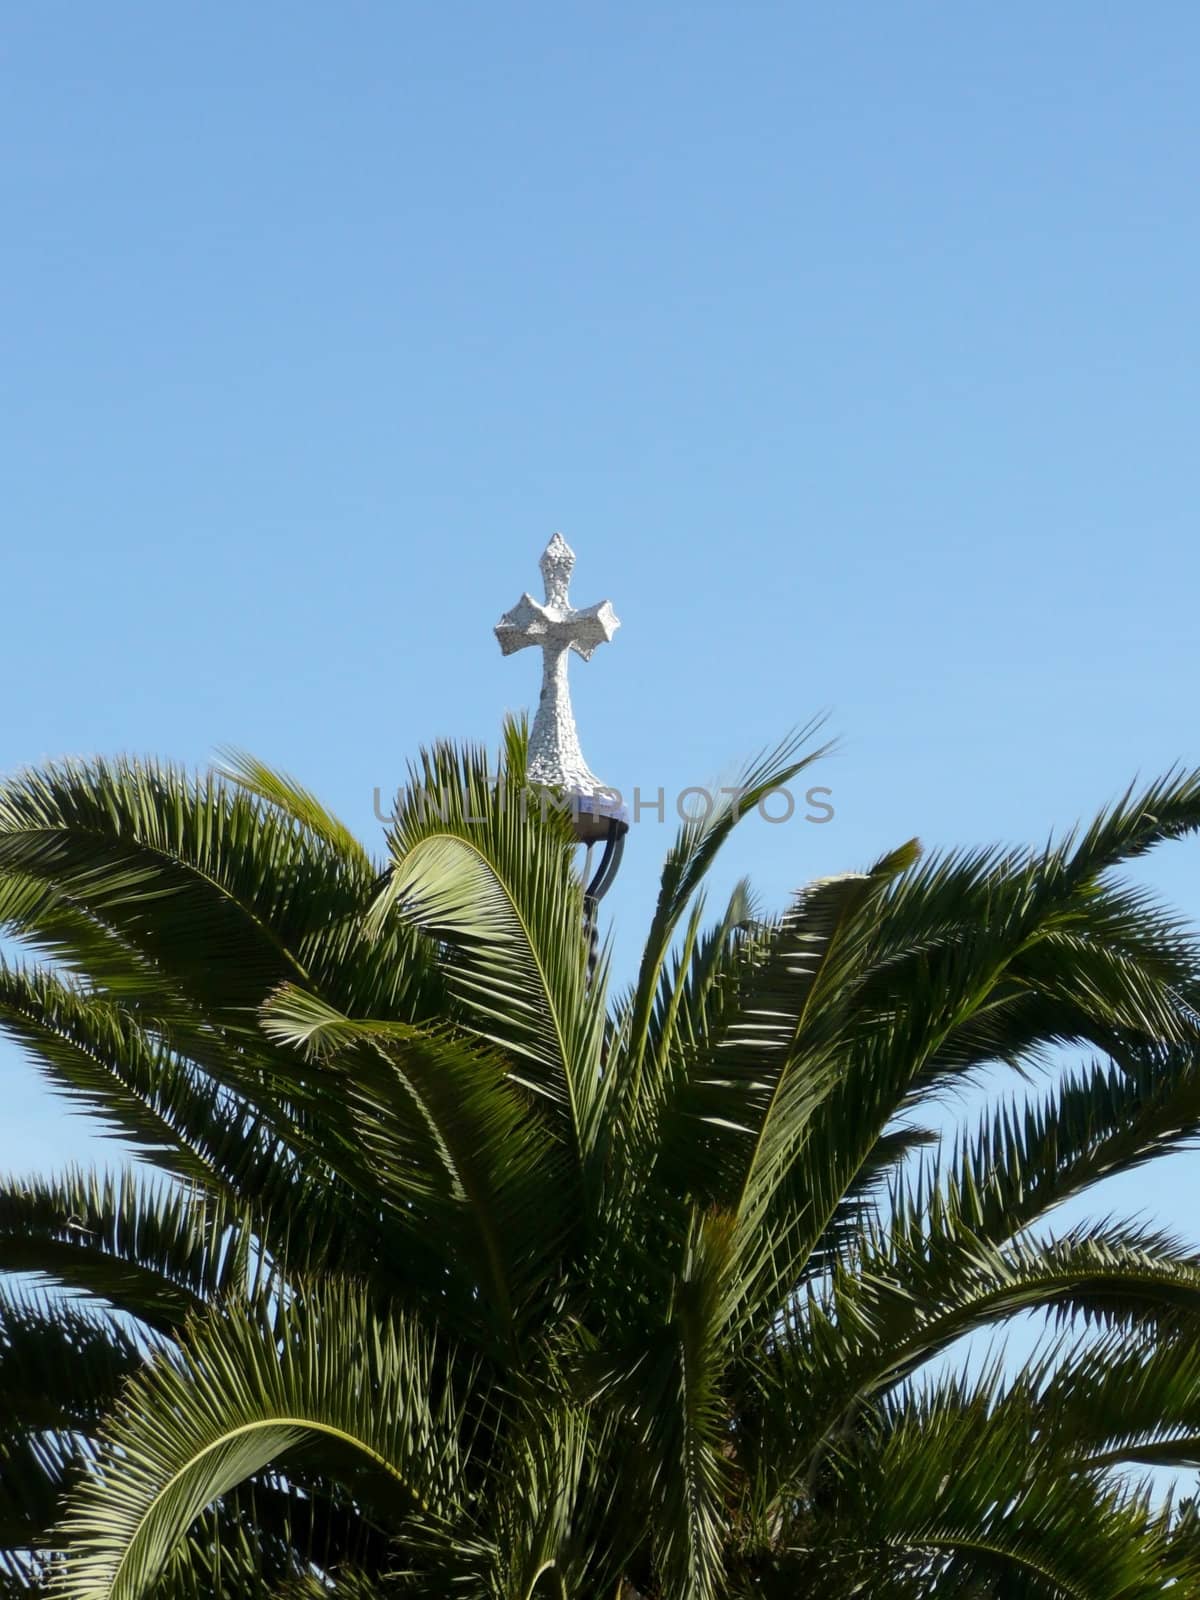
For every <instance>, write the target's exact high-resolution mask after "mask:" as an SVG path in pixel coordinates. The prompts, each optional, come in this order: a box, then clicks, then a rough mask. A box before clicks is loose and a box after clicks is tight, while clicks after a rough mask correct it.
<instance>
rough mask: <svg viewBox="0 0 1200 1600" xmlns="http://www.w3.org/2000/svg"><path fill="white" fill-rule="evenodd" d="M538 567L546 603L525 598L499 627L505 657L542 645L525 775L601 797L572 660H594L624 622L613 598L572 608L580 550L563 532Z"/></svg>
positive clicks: (547, 550)
mask: <svg viewBox="0 0 1200 1600" xmlns="http://www.w3.org/2000/svg"><path fill="white" fill-rule="evenodd" d="M538 564H539V566H540V567H541V569H542V580H543V582H544V583H545V586H546V599H545V602H544V603H542V602H540V601H537V600H535V599H534V598H533V596H532V595H530V594H523V595H522V596H521V598H520V599H519V600H518V601H517V603H516V605H515V606H514V607H513V608H512V610H511V611H506V612H505V613H504V615H503V616H502V617H501V618H500V621H499V622H498V623H497V624H496V638H497V639H498V640H499V641H500V649H501V650H502V651H503V653H504V654H505V655H506V656H508V655H512V653H513V652H514V651H515V650H524V649H525V648H526V647H527V646H529V645H538V646H539V647H540V648H541V651H542V693H541V698H540V700H539V701H538V708H537V715H536V716H535V717H534V719H533V728H532V731H531V732H530V735H529V760H528V766H527V769H526V776H527V777H528V780H529V782H530V783H540V784H547V785H550V786H552V787H554V788H560V789H565V790H568V791H570V792H572V793H576V794H583V795H596V794H600V793H603V792H604V790H605V786H604V784H602V783H601V782H600V780H599V778H597V777H596V775H595V773H593V772H592V771H591V769H590V768H589V766H588V764H587V762H586V761H585V760H584V759H583V752H582V751H581V750H580V748H579V735H578V733H577V732H576V731H575V718H574V715H573V713H572V711H571V694H570V690H569V688H568V686H567V657H568V655H569V653H570V651H572V650H574V651H575V652H576V654H577V655H581V656H582V657H583V659H584V660H585V661H590V660H591V658H592V655H593V653H594V652H595V650H596V647H597V646H598V645H601V644H607V643H608V642H609V640H611V638H612V636H613V634H614V633H615V632H616V631H617V629H618V628H619V627H620V625H621V624H620V622H619V621H618V619H617V614H616V612H615V611H614V610H613V608H612V604H611V603H610V602H609V601H608V600H602V601H601V602H600V604H599V605H596V606H586V607H584V608H583V609H582V610H579V611H577V610H576V609H575V608H574V607H573V606H572V605H571V603H570V600H569V599H568V596H567V589H568V585H569V584H570V581H571V572H572V570H573V568H574V566H575V552H574V551H573V550H572V549H571V546H570V545H569V544H568V543H567V541H566V540H565V539H564V538H563V536H562V534H561V533H556V534H555V535H554V537H553V538H552V539H551V541H550V543H549V544H548V545H547V546H546V548H545V550H544V551H543V552H542V558H541V561H540V562H539V563H538Z"/></svg>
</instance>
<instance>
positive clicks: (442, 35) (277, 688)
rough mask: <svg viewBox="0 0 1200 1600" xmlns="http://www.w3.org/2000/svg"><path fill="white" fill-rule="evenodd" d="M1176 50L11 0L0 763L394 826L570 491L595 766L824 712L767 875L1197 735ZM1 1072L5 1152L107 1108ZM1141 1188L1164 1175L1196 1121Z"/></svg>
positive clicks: (645, 758) (1192, 326)
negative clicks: (208, 792) (425, 749)
mask: <svg viewBox="0 0 1200 1600" xmlns="http://www.w3.org/2000/svg"><path fill="white" fill-rule="evenodd" d="M1198 81H1200V9H1198V8H1197V7H1196V6H1195V5H1193V4H1191V3H1184V0H1159V3H1157V4H1155V5H1153V6H1137V5H1134V4H1125V5H1101V4H1096V3H1094V0H1088V3H1082V0H1080V3H1072V0H1058V3H1056V4H1054V5H1052V6H1046V5H1041V4H1033V3H1030V0H1021V3H1018V4H1015V5H1007V6H998V5H989V6H984V5H969V6H967V5H964V6H957V7H951V6H946V5H933V4H919V3H914V4H907V3H906V4H903V5H896V4H892V3H887V4H882V3H875V4H870V3H867V4H857V5H854V6H844V7H840V8H838V7H831V6H816V5H809V4H802V3H799V0H787V3H780V4H774V5H771V4H759V3H753V0H751V3H737V4H733V3H724V4H717V5H713V4H702V3H701V4H697V3H688V4H686V5H684V4H665V3H661V0H660V3H655V0H649V3H648V0H639V3H637V4H632V3H625V0H610V3H608V4H602V5H595V4H594V5H589V6H584V5H572V4H567V5H564V4H562V3H561V0H560V3H558V4H554V5H550V4H500V3H495V0H492V3H490V4H476V5H466V4H456V3H450V4H443V5H438V6H435V5H414V4H401V3H398V0H394V3H383V0H376V3H372V4H366V3H352V0H339V3H337V4H315V3H303V0H289V3H288V4H286V5H285V4H282V3H263V4H258V5H255V6H249V7H248V6H241V5H239V6H234V5H232V4H229V3H225V0H222V3H214V4H208V5H204V6H199V5H191V6H179V5H177V6H166V7H148V6H145V5H132V4H128V3H124V0H106V3H105V4H103V5H79V4H73V3H67V0H39V3H38V4H35V5H26V6H9V7H6V8H5V9H4V13H3V16H2V17H0V150H2V151H3V156H2V157H0V217H2V219H3V220H2V222H0V305H2V307H3V309H2V310H0V405H2V408H3V416H2V418H0V424H2V425H0V495H2V506H3V569H2V571H3V579H4V590H5V599H6V604H5V607H4V628H3V635H2V637H3V646H4V652H5V659H6V662H7V688H8V692H7V695H6V703H5V709H4V714H3V718H2V719H0V769H5V770H10V769H13V768H16V767H18V766H20V765H23V764H25V763H29V762H37V761H39V760H42V759H43V758H46V757H51V756H56V755H62V754H68V753H69V754H91V753H98V752H115V751H137V752H153V753H156V754H159V755H163V756H171V757H174V758H177V759H179V760H180V761H183V762H187V763H193V764H198V763H203V762H205V761H207V760H208V759H209V758H210V756H211V755H212V753H213V751H214V750H215V749H216V747H217V746H219V745H221V744H224V743H232V744H235V745H239V746H243V747H246V748H249V749H251V750H253V751H254V752H255V753H257V754H258V755H260V756H262V757H263V758H265V759H266V760H268V761H271V762H273V763H276V764H278V765H281V766H283V767H285V768H287V769H289V770H291V771H293V772H294V773H296V774H297V775H298V776H300V777H302V778H303V779H304V780H305V781H307V782H308V783H309V784H311V785H312V786H313V787H315V788H316V789H318V790H319V791H320V792H321V793H322V794H323V795H324V796H325V797H326V798H327V799H328V801H329V802H330V803H331V804H332V805H333V806H334V807H335V808H336V809H338V810H340V812H341V813H342V814H343V815H344V816H345V818H346V819H347V820H348V821H350V822H351V823H352V824H354V825H355V826H356V827H357V829H358V830H359V831H360V832H361V833H362V834H363V835H364V836H365V837H377V836H378V832H379V828H378V824H377V823H376V822H375V820H374V818H373V805H372V793H373V790H374V789H375V788H376V787H379V788H380V789H381V790H382V791H384V792H385V793H386V792H388V791H389V790H390V789H391V788H392V787H393V786H394V785H395V784H396V783H397V782H398V781H400V779H401V777H402V773H403V764H404V759H405V757H406V755H408V754H410V753H412V752H413V751H414V750H415V749H416V747H417V746H418V744H419V743H420V742H421V741H422V740H428V739H431V738H434V737H436V736H439V735H443V734H452V735H458V736H464V737H471V738H475V739H483V740H487V739H492V738H494V736H495V735H496V733H497V731H498V728H499V725H500V720H501V717H502V714H503V712H504V711H505V709H507V708H518V707H520V706H522V705H526V704H529V703H530V702H531V701H532V700H533V699H534V698H535V696H536V688H537V661H536V659H535V658H534V656H533V653H531V652H528V653H524V654H522V655H520V656H516V657H513V658H512V659H510V660H502V659H501V657H500V654H499V651H498V649H497V647H496V642H495V640H494V638H493V636H492V632H491V629H492V625H493V624H494V623H495V621H496V620H497V618H498V616H499V614H500V612H501V611H502V610H503V609H505V608H506V607H508V606H510V605H511V604H513V602H515V600H516V599H517V597H518V595H519V593H520V592H521V590H522V589H523V588H526V587H529V588H533V589H535V591H536V588H537V570H536V560H537V556H538V554H539V552H540V550H541V548H542V546H543V544H544V543H545V541H546V539H547V538H548V536H549V535H550V533H551V532H552V531H553V530H554V529H556V528H561V529H562V530H563V532H564V533H565V534H566V536H567V537H568V539H570V541H571V542H572V543H573V545H574V546H575V548H576V550H577V552H578V555H579V564H578V567H577V570H576V579H575V583H574V585H573V591H572V592H573V598H574V599H575V601H576V603H577V604H586V603H590V602H592V601H596V600H599V599H602V598H604V597H605V596H610V597H611V598H612V600H613V602H614V604H615V606H616V609H617V611H618V613H619V615H620V617H621V619H622V622H623V627H622V629H621V631H620V633H619V634H618V635H617V638H616V641H615V642H614V644H613V645H612V646H610V647H606V648H605V649H603V650H601V651H599V652H598V653H597V655H596V657H595V658H594V660H593V661H592V662H591V663H590V664H589V665H584V664H583V663H582V662H576V663H575V665H574V668H573V681H574V691H575V697H576V707H577V711H578V714H579V721H580V725H581V731H582V736H583V744H584V749H585V752H586V754H587V755H588V757H589V759H590V761H591V763H592V765H593V767H594V768H595V769H596V770H597V771H598V772H599V773H600V774H601V775H602V776H603V777H604V778H606V779H608V780H609V781H610V782H612V783H614V784H618V785H621V786H622V787H624V788H626V789H628V788H631V787H632V786H633V785H634V784H635V783H636V784H638V785H639V786H640V787H641V788H642V789H643V790H647V791H651V790H653V789H655V788H657V786H658V785H660V784H661V785H663V786H664V788H665V789H666V790H667V791H668V793H669V794H673V793H674V792H675V791H677V790H678V789H679V788H680V787H681V786H683V785H686V784H702V783H704V782H706V780H708V779H710V778H712V777H714V776H719V775H721V774H727V773H729V772H730V770H731V769H732V768H733V767H734V766H735V765H736V764H737V763H738V762H739V761H740V760H741V759H742V758H743V757H745V756H746V755H748V754H750V753H752V752H753V751H755V750H756V749H758V748H759V747H761V746H762V745H763V744H765V743H768V742H773V741H774V740H775V739H776V738H777V737H778V736H779V735H780V734H781V733H783V732H784V731H786V729H787V728H789V727H790V726H792V725H794V724H795V723H797V722H801V721H804V720H805V719H807V718H808V717H809V716H810V715H811V714H812V713H813V712H814V711H817V710H821V709H827V710H828V711H829V712H830V724H829V726H830V728H831V730H832V731H834V732H836V733H837V734H839V735H840V736H841V739H842V750H841V753H840V755H839V756H838V757H837V758H836V759H835V760H833V761H831V762H830V763H829V764H828V765H827V766H826V768H825V769H824V770H823V772H822V774H821V775H820V776H819V777H816V778H815V781H821V782H824V783H826V784H828V785H829V786H830V787H831V788H832V790H833V804H834V807H835V812H836V815H835V816H834V819H833V820H832V821H831V822H829V823H827V824H825V825H823V826H818V825H813V824H805V823H803V822H802V821H800V820H799V816H797V818H796V819H794V820H793V821H792V822H791V823H789V824H786V825H781V826H774V827H771V826H767V825H766V824H764V823H762V822H758V821H751V822H750V823H748V824H747V826H746V828H745V829H744V831H743V832H742V833H741V834H740V835H739V836H738V837H736V838H735V842H734V844H733V845H732V847H731V849H730V853H729V860H728V864H727V869H726V870H725V871H724V873H723V876H722V879H721V881H722V883H728V882H729V881H731V879H732V878H733V877H734V876H736V875H737V873H738V872H740V871H742V870H749V871H750V872H751V873H752V875H753V877H754V879H755V882H756V884H757V886H758V887H759V889H760V890H761V891H762V893H763V894H764V896H765V897H766V898H767V899H768V900H769V901H773V902H775V903H778V902H779V901H780V900H781V899H782V897H783V896H784V895H785V893H786V892H787V891H788V890H789V889H790V888H792V887H794V886H796V885H798V884H799V883H801V882H802V881H804V880H805V879H806V878H809V877H812V876H815V875H818V874H820V873H824V872H828V871H833V870H840V869H842V868H848V867H853V866H858V865H861V864H863V863H865V862H866V861H868V860H870V859H871V858H872V857H873V856H874V855H876V854H878V853H879V852H880V851H881V850H882V849H884V848H885V847H887V846H889V845H892V844H894V843H897V842H899V841H900V840H902V839H904V838H907V837H908V836H910V835H912V834H914V833H918V834H920V835H921V836H922V838H923V839H925V840H926V841H927V842H928V843H929V844H931V845H948V844H955V843H969V842H976V841H980V842H982V841H988V840H992V839H998V838H1002V839H1006V840H1041V839H1043V838H1044V837H1045V836H1046V835H1047V833H1048V832H1049V831H1050V830H1051V829H1053V828H1056V827H1065V826H1066V825H1069V824H1070V823H1071V822H1073V821H1074V820H1075V819H1076V818H1078V817H1079V816H1080V815H1082V814H1085V813H1087V812H1089V811H1091V810H1093V809H1094V808H1095V807H1097V806H1098V805H1099V804H1100V803H1102V802H1103V801H1105V800H1107V799H1109V798H1111V797H1112V796H1113V795H1114V794H1115V793H1117V792H1118V791H1119V790H1120V789H1122V788H1123V787H1124V785H1125V784H1126V783H1127V781H1128V780H1129V779H1130V778H1131V777H1133V776H1134V775H1135V774H1137V773H1138V772H1141V773H1143V774H1145V775H1149V774H1152V773H1156V772H1158V771H1160V770H1161V769H1163V768H1165V767H1167V766H1169V765H1170V764H1171V763H1173V762H1176V761H1180V760H1182V761H1184V762H1187V763H1200V727H1198V726H1197V718H1196V714H1195V689H1196V660H1197V641H1196V622H1195V616H1196V590H1197V579H1198V577H1200V557H1198V556H1197V555H1196V554H1195V537H1196V529H1197V511H1198V503H1200V477H1198V470H1197V469H1198V451H1197V440H1198V436H1200V315H1198V306H1197V284H1198V283H1200V220H1198V212H1197V195H1198V194H1200V182H1198V179H1200V173H1198V171H1197V168H1198V164H1200V162H1198V157H1200V94H1198V93H1197V83H1198ZM668 836H669V833H668V829H667V828H666V827H665V826H664V827H659V826H656V825H655V824H653V823H652V822H649V821H643V823H642V825H641V826H640V827H638V828H636V829H635V830H634V831H633V834H632V836H631V839H630V845H629V849H628V852H627V856H626V865H625V867H624V869H623V872H622V877H621V880H620V881H619V883H618V886H617V888H616V890H614V892H613V895H612V896H611V898H610V901H609V902H608V904H609V905H610V906H611V908H612V910H613V912H614V915H615V918H616V926H617V937H618V948H619V950H620V951H623V955H622V956H621V957H620V958H619V965H620V966H621V967H622V970H628V965H629V962H630V960H631V958H632V952H633V950H634V949H635V947H636V941H637V936H638V932H639V929H640V927H641V926H642V924H643V921H644V919H645V917H646V915H647V913H648V909H649V904H650V899H651V894H652V890H653V884H654V875H655V870H656V867H657V863H658V860H659V858H660V857H661V854H662V851H663V850H664V849H665V847H666V844H667V841H668ZM1151 871H1152V875H1153V877H1154V881H1155V882H1156V883H1158V884H1160V885H1161V886H1162V888H1163V889H1164V890H1165V891H1166V892H1167V893H1169V895H1170V896H1171V897H1172V898H1173V899H1174V900H1175V901H1176V902H1178V903H1179V904H1181V905H1182V906H1184V907H1185V908H1186V909H1187V910H1188V911H1189V912H1190V913H1191V914H1192V915H1193V916H1196V917H1197V918H1200V842H1197V843H1194V844H1189V845H1184V846H1179V847H1176V848H1175V849H1173V850H1171V851H1169V852H1167V853H1165V854H1163V855H1162V856H1160V857H1159V858H1157V860H1156V863H1155V864H1154V865H1153V867H1152V869H1151ZM0 1082H2V1084H3V1094H2V1095H0V1167H2V1166H8V1167H17V1168H22V1169H23V1168H29V1167H48V1166H51V1165H54V1164H56V1163H59V1162H61V1161H64V1160H66V1159H69V1158H77V1157H83V1156H87V1155H90V1153H91V1152H92V1150H93V1148H94V1147H93V1146H92V1145H91V1143H90V1142H89V1136H88V1135H87V1134H86V1131H85V1130H84V1128H83V1125H82V1124H81V1123H80V1122H79V1121H78V1120H77V1119H75V1118H73V1117H70V1116H68V1115H67V1114H66V1112H65V1111H64V1110H63V1109H62V1107H61V1105H60V1104H59V1103H58V1102H56V1101H53V1100H51V1099H49V1098H48V1097H47V1096H46V1095H45V1094H44V1092H43V1091H42V1090H41V1089H40V1088H39V1087H38V1085H37V1083H36V1080H35V1078H34V1075H33V1073H32V1071H31V1069H30V1068H29V1067H28V1066H26V1065H25V1064H23V1063H22V1061H21V1060H20V1058H19V1057H18V1055H17V1054H16V1052H15V1051H14V1050H13V1049H12V1048H11V1047H8V1046H3V1047H0ZM107 1153H108V1154H111V1147H110V1149H109V1151H108V1152H107ZM1127 1195H1128V1196H1130V1197H1131V1198H1132V1201H1133V1203H1136V1204H1138V1205H1146V1206H1148V1207H1150V1208H1152V1209H1155V1210H1158V1211H1159V1213H1160V1214H1161V1215H1164V1216H1166V1217H1168V1218H1169V1219H1171V1220H1172V1221H1174V1222H1176V1223H1177V1224H1178V1225H1179V1226H1180V1227H1186V1226H1187V1225H1188V1223H1189V1219H1190V1218H1191V1216H1192V1215H1193V1214H1194V1212H1195V1210H1196V1206H1197V1202H1198V1201H1200V1171H1198V1169H1197V1158H1194V1157H1190V1156H1189V1157H1181V1158H1177V1159H1176V1160H1175V1161H1173V1162H1172V1163H1171V1164H1170V1166H1169V1167H1163V1168H1159V1169H1155V1170H1154V1171H1152V1172H1151V1173H1149V1174H1143V1175H1141V1176H1140V1177H1139V1178H1138V1180H1137V1183H1136V1185H1134V1186H1133V1187H1132V1188H1130V1189H1128V1190H1127Z"/></svg>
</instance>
